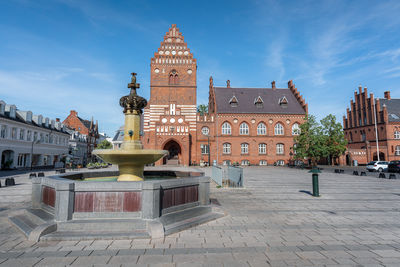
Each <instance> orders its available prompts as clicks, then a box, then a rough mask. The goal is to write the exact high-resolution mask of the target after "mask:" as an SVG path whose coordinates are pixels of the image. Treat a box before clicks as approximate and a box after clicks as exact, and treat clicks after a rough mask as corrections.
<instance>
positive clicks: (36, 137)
mask: <svg viewBox="0 0 400 267" xmlns="http://www.w3.org/2000/svg"><path fill="white" fill-rule="evenodd" d="M36 140H38V134H37V132H34V133H33V141H36Z"/></svg>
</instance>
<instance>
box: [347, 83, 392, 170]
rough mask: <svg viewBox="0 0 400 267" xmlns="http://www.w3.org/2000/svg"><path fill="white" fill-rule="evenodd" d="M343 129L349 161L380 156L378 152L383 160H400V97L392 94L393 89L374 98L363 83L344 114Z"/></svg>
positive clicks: (368, 159) (376, 158)
mask: <svg viewBox="0 0 400 267" xmlns="http://www.w3.org/2000/svg"><path fill="white" fill-rule="evenodd" d="M375 118H376V125H377V128H375ZM343 130H344V134H345V138H346V139H347V141H348V145H347V152H346V155H345V161H346V164H347V165H351V164H354V161H355V160H356V161H357V163H359V164H366V163H368V162H370V161H373V160H378V154H379V160H384V161H391V160H400V99H393V98H391V97H390V91H386V92H385V93H384V98H374V95H373V94H372V93H370V94H369V95H368V91H367V88H364V91H363V90H362V87H361V86H360V87H359V88H358V92H357V91H355V92H354V100H353V99H352V100H351V101H350V108H347V110H346V115H345V116H343ZM377 140H378V141H377ZM378 151H379V153H378Z"/></svg>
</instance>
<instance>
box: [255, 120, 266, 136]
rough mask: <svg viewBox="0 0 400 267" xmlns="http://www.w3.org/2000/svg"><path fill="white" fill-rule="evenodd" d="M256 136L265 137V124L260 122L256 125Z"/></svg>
mask: <svg viewBox="0 0 400 267" xmlns="http://www.w3.org/2000/svg"><path fill="white" fill-rule="evenodd" d="M257 135H267V125H265V123H263V122H260V123H259V124H258V125H257Z"/></svg>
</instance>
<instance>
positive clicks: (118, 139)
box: [111, 126, 124, 149]
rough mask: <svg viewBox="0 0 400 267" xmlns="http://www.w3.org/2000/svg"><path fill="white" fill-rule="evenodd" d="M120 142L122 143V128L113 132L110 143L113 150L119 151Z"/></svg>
mask: <svg viewBox="0 0 400 267" xmlns="http://www.w3.org/2000/svg"><path fill="white" fill-rule="evenodd" d="M122 141H124V126H121V127H119V129H118V130H117V131H115V135H114V138H113V139H112V141H111V144H112V146H113V149H120V148H121V145H122Z"/></svg>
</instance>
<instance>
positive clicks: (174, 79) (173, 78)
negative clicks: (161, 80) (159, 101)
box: [169, 70, 179, 85]
mask: <svg viewBox="0 0 400 267" xmlns="http://www.w3.org/2000/svg"><path fill="white" fill-rule="evenodd" d="M178 83H179V79H178V72H176V70H172V71H171V72H170V73H169V84H171V85H175V84H178Z"/></svg>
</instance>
